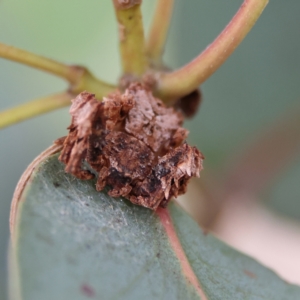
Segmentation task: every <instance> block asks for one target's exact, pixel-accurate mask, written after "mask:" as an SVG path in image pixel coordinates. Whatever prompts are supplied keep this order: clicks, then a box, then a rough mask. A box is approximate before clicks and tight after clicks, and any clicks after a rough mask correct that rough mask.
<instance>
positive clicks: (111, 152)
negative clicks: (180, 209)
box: [59, 83, 203, 209]
mask: <svg viewBox="0 0 300 300" xmlns="http://www.w3.org/2000/svg"><path fill="white" fill-rule="evenodd" d="M72 102H73V104H72V106H71V108H70V113H71V115H72V123H71V125H70V126H69V127H68V129H69V135H68V136H67V137H66V138H65V140H64V142H63V150H62V152H61V155H60V157H59V159H60V160H61V161H62V162H64V163H65V164H66V168H65V170H66V172H69V173H71V174H73V175H74V176H76V177H78V178H80V179H90V178H92V177H94V174H93V173H92V172H91V171H89V170H87V169H85V168H84V167H83V161H86V162H87V163H88V164H89V165H90V166H91V168H92V169H93V170H94V171H95V172H97V174H98V175H97V176H98V179H97V183H96V189H97V190H98V191H101V190H102V189H103V188H104V187H105V186H107V185H108V186H110V187H111V189H110V191H109V195H111V196H113V197H119V196H123V197H125V198H127V199H129V200H130V201H131V202H132V203H135V204H138V205H142V206H145V207H148V208H151V209H156V208H157V207H158V206H159V205H160V206H166V205H167V203H168V201H169V200H170V199H171V198H172V197H177V196H178V195H180V194H183V193H184V192H185V191H186V185H187V182H188V180H189V179H190V178H191V177H192V176H199V172H200V170H201V169H202V160H203V156H202V154H201V153H200V152H199V151H198V150H197V149H196V148H195V147H191V146H189V145H188V144H187V143H186V142H185V139H186V137H187V135H188V131H187V130H186V129H184V128H182V127H181V125H182V122H183V116H182V114H181V113H180V112H177V111H176V110H175V109H174V108H168V107H166V106H165V105H164V103H163V102H162V101H160V100H159V99H157V98H154V97H153V95H152V93H151V92H150V91H149V90H147V89H146V88H145V87H144V86H142V85H141V84H138V83H134V84H131V85H130V87H129V88H128V89H126V91H125V93H124V94H120V93H118V92H117V93H115V94H111V95H110V96H108V97H106V98H103V101H102V102H99V101H98V100H97V99H96V98H95V97H94V95H93V94H90V93H87V92H84V93H81V94H79V95H78V96H77V97H76V98H75V99H74V100H73V101H72Z"/></svg>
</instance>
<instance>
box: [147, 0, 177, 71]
mask: <svg viewBox="0 0 300 300" xmlns="http://www.w3.org/2000/svg"><path fill="white" fill-rule="evenodd" d="M173 6H174V0H158V1H157V5H156V9H155V13H154V17H153V21H152V24H151V27H150V32H149V38H148V40H147V47H146V49H147V54H148V57H149V58H150V60H151V62H152V63H153V64H154V65H155V66H160V65H161V63H162V55H163V52H164V48H165V43H166V40H167V34H168V30H169V26H170V21H171V17H172V13H173Z"/></svg>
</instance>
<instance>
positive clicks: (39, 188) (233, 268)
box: [10, 155, 300, 300]
mask: <svg viewBox="0 0 300 300" xmlns="http://www.w3.org/2000/svg"><path fill="white" fill-rule="evenodd" d="M168 210H169V213H170V215H171V217H172V220H173V223H174V227H175V229H176V232H177V236H178V237H179V240H180V242H181V244H182V247H183V249H184V251H185V253H186V256H187V258H188V261H189V263H190V265H191V267H192V269H193V271H194V273H195V275H196V276H197V278H198V281H199V284H200V285H201V286H202V288H203V290H204V292H205V294H206V297H207V299H213V300H215V299H220V300H221V299H222V300H224V299H230V300H234V299H237V300H241V299H251V300H252V299H253V300H254V299H270V300H271V299H272V300H277V299H282V300H285V299H300V288H299V287H296V286H293V285H290V284H287V283H285V282H284V281H283V280H281V279H280V278H279V277H277V275H276V274H274V273H273V272H272V271H270V270H268V269H266V268H264V267H263V266H261V265H259V264H258V263H257V262H255V261H254V260H253V259H251V258H249V257H247V256H245V255H243V254H240V253H238V252H237V251H235V250H233V249H232V248H230V247H229V246H227V245H225V244H224V243H222V242H220V241H218V240H217V239H216V238H215V237H213V236H211V235H204V234H203V233H202V230H201V229H200V228H199V227H198V225H197V224H196V223H195V222H194V221H193V220H192V219H190V217H189V216H187V215H186V213H184V212H183V211H182V210H181V209H180V208H179V207H178V206H177V205H175V204H171V205H170V206H169V209H168ZM12 242H13V243H12V244H13V249H12V251H11V261H12V264H11V268H12V270H11V274H12V275H11V278H10V286H11V287H12V288H11V294H12V298H13V299H20V300H21V299H22V300H40V299H43V300H54V299H55V300H60V299H62V300H68V299H72V300H77V299H105V300H106V299H143V300H146V299H200V296H199V295H198V293H197V289H195V288H194V286H193V285H192V284H191V283H190V282H188V280H186V277H185V275H184V272H183V270H182V265H181V264H180V261H179V259H178V257H177V254H176V253H175V251H174V249H173V247H172V246H171V243H170V240H169V237H168V235H167V233H166V231H165V229H164V226H163V225H162V223H161V219H160V218H159V217H158V215H157V214H156V213H154V212H153V211H151V210H148V209H145V208H142V207H138V206H134V205H132V204H130V203H129V202H128V201H127V200H123V199H113V198H110V197H109V196H108V195H107V194H106V193H99V192H96V190H95V185H94V182H93V181H81V180H77V179H76V178H74V177H72V176H70V175H68V174H65V173H64V171H63V166H62V165H61V163H60V162H59V161H58V160H57V155H54V156H52V157H50V158H49V159H47V160H46V161H45V162H43V163H41V164H40V165H39V167H38V168H37V169H36V171H35V172H34V173H33V175H32V176H31V180H30V181H29V182H28V183H27V186H26V189H25V190H24V192H23V195H22V198H21V201H20V204H19V207H18V218H17V223H16V232H15V234H14V235H13V241H12Z"/></svg>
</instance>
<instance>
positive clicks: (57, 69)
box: [0, 43, 78, 83]
mask: <svg viewBox="0 0 300 300" xmlns="http://www.w3.org/2000/svg"><path fill="white" fill-rule="evenodd" d="M0 57H2V58H6V59H9V60H12V61H16V62H19V63H22V64H25V65H28V66H30V67H33V68H36V69H40V70H43V71H46V72H49V73H51V74H54V75H56V76H59V77H62V78H64V79H66V80H67V81H69V82H70V83H75V82H76V80H77V77H78V75H77V73H76V69H74V68H72V67H71V66H67V65H65V64H62V63H59V62H57V61H54V60H52V59H49V58H45V57H43V56H39V55H36V54H34V53H31V52H28V51H26V50H22V49H18V48H15V47H12V46H8V45H5V44H2V43H0Z"/></svg>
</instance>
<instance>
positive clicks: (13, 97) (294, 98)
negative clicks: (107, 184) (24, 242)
mask: <svg viewBox="0 0 300 300" xmlns="http://www.w3.org/2000/svg"><path fill="white" fill-rule="evenodd" d="M241 3H242V1H241V0H239V1H237V0H231V1H208V0H189V1H183V0H178V1H177V2H176V7H175V14H174V18H173V22H172V28H171V32H170V36H169V39H168V45H167V51H166V62H167V63H168V64H169V66H171V67H179V66H181V65H183V64H184V63H186V62H188V61H189V60H191V59H192V58H193V57H195V56H196V55H197V54H198V53H199V52H200V51H201V50H203V49H204V48H205V47H206V46H207V45H208V44H209V43H210V42H211V41H212V40H213V39H214V38H215V37H216V36H217V34H218V33H219V32H220V31H221V30H222V28H223V27H224V26H225V25H226V24H227V23H228V21H229V20H230V18H231V17H232V16H233V15H234V13H235V12H236V10H237V9H238V7H239V5H240V4H241ZM153 5H154V1H153V0H144V7H143V9H144V15H145V20H146V24H149V20H150V17H151V12H152V10H153ZM299 11H300V2H299V1H296V0H294V1H289V2H288V3H287V2H286V1H282V0H270V3H269V5H268V7H267V9H266V10H265V12H264V13H263V15H262V17H261V19H260V20H259V21H258V23H257V24H256V26H255V27H254V29H253V30H252V32H251V33H250V34H249V35H248V37H247V38H246V40H245V41H244V42H243V43H242V45H241V46H240V47H239V48H238V49H237V50H236V51H235V53H234V54H233V56H232V57H230V58H229V60H228V61H227V62H226V63H225V64H224V65H223V66H222V67H221V68H220V69H219V70H218V72H217V73H216V74H214V75H213V76H212V77H211V78H210V79H209V80H208V81H207V82H206V83H205V84H204V85H203V86H202V91H203V94H204V102H203V103H202V106H201V110H200V113H199V114H198V115H197V116H196V117H195V118H194V119H193V120H192V121H188V122H187V127H188V128H189V129H190V131H191V136H190V141H191V142H192V143H194V144H197V146H198V147H199V148H200V149H201V151H202V152H203V153H204V154H205V157H206V160H205V168H206V169H207V170H218V169H222V167H223V166H224V165H226V163H227V161H228V160H229V159H230V158H231V157H232V156H233V155H234V154H235V153H238V151H239V150H240V149H241V147H242V146H243V145H244V144H245V143H246V142H248V141H249V140H250V139H251V138H253V137H254V136H255V134H257V133H259V132H260V131H261V129H262V128H264V127H265V126H267V125H268V124H269V123H270V122H272V120H274V119H275V118H276V117H278V116H280V115H281V114H282V113H284V112H285V111H287V110H288V109H289V108H291V107H293V106H295V104H296V103H298V102H299V99H300V84H299V78H300V76H299V75H300V57H299V53H300V39H299V28H300V18H299ZM0 41H1V42H4V43H7V44H10V45H15V46H17V47H20V48H24V49H27V50H30V51H33V52H35V53H38V54H42V55H45V56H48V57H51V58H54V59H57V60H60V61H64V62H66V63H70V64H81V65H85V66H87V67H88V68H90V69H91V70H92V71H93V72H94V73H95V74H96V75H98V76H99V77H101V78H103V79H105V80H108V81H110V82H116V80H117V78H118V76H119V74H120V67H119V56H118V51H117V50H118V49H117V27H116V23H115V19H114V14H113V9H112V5H111V1H110V0H100V1H99V0H89V1H88V2H87V1H82V0H77V1H71V0H64V1H58V0H53V1H38V0H27V1H26V2H24V1H20V0H9V1H8V0H1V1H0ZM65 88H66V84H65V83H64V82H63V81H61V80H60V79H56V78H55V77H53V76H51V75H47V74H44V73H42V72H40V71H36V70H33V69H30V68H28V67H24V66H21V65H19V64H16V63H12V62H9V61H4V60H3V59H0V91H1V96H0V109H5V108H9V107H11V106H14V105H17V104H20V103H23V102H25V101H28V100H31V99H34V98H36V97H41V96H44V95H48V94H50V93H53V92H57V91H60V90H63V89H65ZM299 117H300V116H299ZM68 123H69V115H68V113H67V109H62V110H60V111H57V112H53V113H49V114H47V115H43V116H40V117H37V118H35V119H32V120H29V121H26V122H24V123H21V124H18V125H15V126H13V127H10V128H7V129H4V130H2V131H0V145H1V147H0V163H1V174H0V176H1V177H0V179H1V180H0V191H1V194H0V195H1V199H0V300H3V299H6V296H5V295H6V294H5V284H6V268H7V265H6V264H7V246H8V239H9V227H8V217H9V209H10V200H11V197H12V194H13V191H14V187H15V185H16V183H17V181H18V178H19V177H20V176H21V174H22V172H23V170H24V169H25V168H26V166H27V165H28V164H29V163H30V162H31V161H32V160H33V158H34V157H35V156H37V155H38V154H39V153H40V152H41V151H42V150H44V149H45V148H46V147H48V146H49V145H50V144H51V142H52V141H53V140H54V139H56V138H57V137H60V136H63V135H65V134H66V129H65V128H66V127H67V126H68ZM299 138H300V137H299ZM299 157H300V156H299ZM299 179H300V161H299V159H298V161H295V163H294V164H293V165H291V166H289V168H286V171H285V172H283V173H282V174H280V176H278V178H277V181H276V184H274V185H273V187H272V189H271V192H270V193H269V194H268V197H266V201H267V205H269V206H270V207H271V208H272V209H274V210H277V211H280V212H283V213H284V214H286V215H289V216H291V217H294V218H298V219H300V201H299V200H300V199H299V198H300V185H299Z"/></svg>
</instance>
